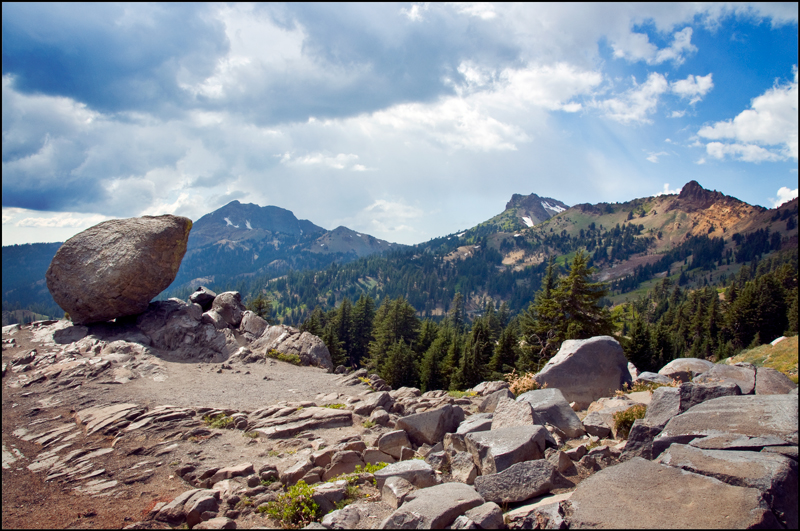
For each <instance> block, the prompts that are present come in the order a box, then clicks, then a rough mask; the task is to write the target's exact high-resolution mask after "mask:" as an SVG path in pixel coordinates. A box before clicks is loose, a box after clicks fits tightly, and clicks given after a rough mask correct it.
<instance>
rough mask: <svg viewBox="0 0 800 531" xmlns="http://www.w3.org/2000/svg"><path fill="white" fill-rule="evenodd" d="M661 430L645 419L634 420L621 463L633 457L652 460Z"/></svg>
mask: <svg viewBox="0 0 800 531" xmlns="http://www.w3.org/2000/svg"><path fill="white" fill-rule="evenodd" d="M661 429H662V428H661V427H660V426H651V425H650V424H648V423H647V422H645V420H644V419H636V420H634V421H633V426H631V431H630V433H629V434H628V440H627V442H626V443H625V450H624V451H623V452H622V455H621V456H620V461H627V460H629V459H631V458H633V457H641V458H644V459H652V458H653V439H655V438H656V437H657V436H658V434H659V433H661ZM579 448H580V447H579Z"/></svg>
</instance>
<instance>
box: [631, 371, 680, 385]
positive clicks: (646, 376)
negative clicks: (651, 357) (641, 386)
mask: <svg viewBox="0 0 800 531" xmlns="http://www.w3.org/2000/svg"><path fill="white" fill-rule="evenodd" d="M643 382H646V383H657V384H664V385H669V384H671V383H672V379H671V378H668V377H667V376H664V375H663V374H658V373H655V372H649V371H645V372H643V373H640V374H639V376H637V377H636V378H634V379H633V385H636V384H637V383H643Z"/></svg>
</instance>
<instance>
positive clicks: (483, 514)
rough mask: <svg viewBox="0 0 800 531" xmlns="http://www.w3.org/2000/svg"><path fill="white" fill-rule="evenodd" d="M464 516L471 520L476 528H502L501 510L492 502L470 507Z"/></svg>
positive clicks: (503, 525)
mask: <svg viewBox="0 0 800 531" xmlns="http://www.w3.org/2000/svg"><path fill="white" fill-rule="evenodd" d="M464 516H466V517H467V518H469V519H470V520H472V521H473V522H474V523H475V525H477V526H478V529H503V528H504V527H505V524H504V523H503V510H502V509H501V508H500V506H498V505H497V504H496V503H494V502H486V503H484V504H483V505H479V506H477V507H475V508H474V509H470V510H469V511H467V512H466V513H464Z"/></svg>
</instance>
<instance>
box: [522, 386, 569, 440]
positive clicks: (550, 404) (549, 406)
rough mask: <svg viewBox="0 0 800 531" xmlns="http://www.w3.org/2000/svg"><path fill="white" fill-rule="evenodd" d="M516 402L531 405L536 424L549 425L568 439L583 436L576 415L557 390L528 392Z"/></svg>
mask: <svg viewBox="0 0 800 531" xmlns="http://www.w3.org/2000/svg"><path fill="white" fill-rule="evenodd" d="M517 402H527V403H529V404H530V405H531V408H532V409H533V414H534V418H535V419H536V424H550V425H551V426H553V427H554V428H557V429H558V430H560V431H561V432H562V433H563V434H564V435H565V436H566V437H568V438H570V439H573V438H575V437H580V436H582V435H583V434H584V429H583V426H582V425H581V421H580V419H579V418H578V415H576V414H575V411H573V410H572V408H571V407H570V405H569V402H567V399H566V398H564V394H563V393H562V392H561V391H560V390H559V389H537V390H535V391H528V392H527V393H522V394H521V395H519V396H518V397H517Z"/></svg>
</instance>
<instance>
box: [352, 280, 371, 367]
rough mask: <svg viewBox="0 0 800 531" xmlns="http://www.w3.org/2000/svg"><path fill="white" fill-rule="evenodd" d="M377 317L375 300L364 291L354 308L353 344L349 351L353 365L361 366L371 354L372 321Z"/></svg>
mask: <svg viewBox="0 0 800 531" xmlns="http://www.w3.org/2000/svg"><path fill="white" fill-rule="evenodd" d="M374 318H375V301H374V300H372V297H369V296H368V295H364V294H363V293H362V294H361V296H360V297H359V298H358V302H356V305H355V307H354V308H353V346H352V351H348V354H349V355H350V362H351V363H352V365H353V367H360V366H361V364H362V360H364V359H365V358H366V357H367V356H368V354H369V343H370V341H372V321H373V319H374Z"/></svg>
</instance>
